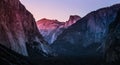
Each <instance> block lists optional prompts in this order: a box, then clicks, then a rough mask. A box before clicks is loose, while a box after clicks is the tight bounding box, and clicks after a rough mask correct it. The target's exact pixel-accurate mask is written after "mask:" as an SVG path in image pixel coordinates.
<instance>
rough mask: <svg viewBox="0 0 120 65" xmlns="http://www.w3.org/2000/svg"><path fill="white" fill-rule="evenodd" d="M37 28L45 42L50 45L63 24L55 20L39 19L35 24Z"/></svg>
mask: <svg viewBox="0 0 120 65" xmlns="http://www.w3.org/2000/svg"><path fill="white" fill-rule="evenodd" d="M37 26H38V28H39V31H40V33H41V34H42V35H43V37H44V38H45V40H46V41H48V43H50V44H51V43H52V42H53V41H54V40H55V39H56V37H57V36H58V35H59V34H60V33H61V28H62V27H63V26H64V22H59V21H57V20H49V19H41V20H39V21H38V22H37Z"/></svg>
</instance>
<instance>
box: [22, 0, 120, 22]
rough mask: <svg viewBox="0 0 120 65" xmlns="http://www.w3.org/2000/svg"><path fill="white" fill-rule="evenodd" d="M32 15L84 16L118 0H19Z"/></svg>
mask: <svg viewBox="0 0 120 65" xmlns="http://www.w3.org/2000/svg"><path fill="white" fill-rule="evenodd" d="M20 1H21V2H22V3H23V4H24V5H25V7H26V8H27V9H28V10H29V11H30V12H31V13H32V14H33V15H34V17H35V19H36V21H37V20H40V19H41V18H48V19H57V20H59V21H61V22H63V21H67V20H68V18H69V16H70V15H79V16H81V17H83V16H85V15H86V14H88V13H89V12H91V11H94V10H97V9H99V8H103V7H106V6H111V5H113V4H116V3H120V0H20Z"/></svg>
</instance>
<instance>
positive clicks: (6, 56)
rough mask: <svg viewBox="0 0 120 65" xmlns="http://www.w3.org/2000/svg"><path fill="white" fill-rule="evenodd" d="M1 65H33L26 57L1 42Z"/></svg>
mask: <svg viewBox="0 0 120 65" xmlns="http://www.w3.org/2000/svg"><path fill="white" fill-rule="evenodd" d="M0 65H31V63H30V61H28V60H27V58H26V57H24V56H22V55H20V54H18V53H16V52H14V51H12V50H10V49H8V48H6V47H5V46H3V45H1V44H0Z"/></svg>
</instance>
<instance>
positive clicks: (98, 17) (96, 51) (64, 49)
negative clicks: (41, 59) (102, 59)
mask: <svg viewBox="0 0 120 65" xmlns="http://www.w3.org/2000/svg"><path fill="white" fill-rule="evenodd" d="M119 9H120V4H116V5H113V6H110V7H106V8H102V9H99V10H97V11H93V12H91V13H89V14H88V15H86V16H85V17H83V18H82V19H80V20H79V21H77V22H76V23H75V24H73V25H72V26H70V27H68V29H66V30H64V32H63V33H62V34H60V35H59V37H58V38H57V40H56V41H55V42H54V43H53V44H52V45H51V47H52V48H53V49H54V50H55V52H56V53H58V54H59V55H62V56H80V55H86V56H90V55H92V56H96V55H97V56H98V55H102V52H103V49H102V48H103V47H104V45H105V39H106V36H107V33H108V30H109V25H110V24H111V23H112V22H113V21H114V19H115V17H116V14H117V11H118V10H119Z"/></svg>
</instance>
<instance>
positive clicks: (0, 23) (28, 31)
mask: <svg viewBox="0 0 120 65" xmlns="http://www.w3.org/2000/svg"><path fill="white" fill-rule="evenodd" d="M35 42H36V43H38V44H37V45H36V46H35V45H34V44H35ZM26 43H27V44H29V45H32V46H31V47H32V48H33V47H37V48H38V49H40V50H42V51H44V52H48V50H46V49H45V48H44V46H46V47H47V45H46V42H45V41H44V39H43V37H42V36H41V35H40V33H39V31H38V29H37V26H36V23H35V20H34V18H33V15H32V14H31V13H30V12H29V11H27V10H26V8H25V7H24V6H23V5H22V4H21V3H20V1H19V0H0V44H2V45H4V46H6V47H8V48H10V49H12V50H14V51H16V52H18V53H20V54H23V55H26V56H27V55H28V52H27V49H26Z"/></svg>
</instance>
